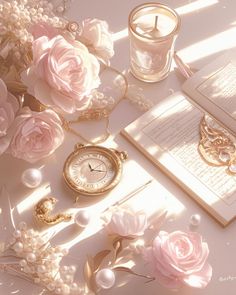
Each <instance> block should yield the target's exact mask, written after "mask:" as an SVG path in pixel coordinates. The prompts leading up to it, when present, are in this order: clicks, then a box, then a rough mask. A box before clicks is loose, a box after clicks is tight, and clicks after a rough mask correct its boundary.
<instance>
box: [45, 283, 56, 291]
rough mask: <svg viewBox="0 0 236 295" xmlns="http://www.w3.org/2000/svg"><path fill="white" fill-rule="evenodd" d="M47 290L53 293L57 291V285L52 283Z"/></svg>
mask: <svg viewBox="0 0 236 295" xmlns="http://www.w3.org/2000/svg"><path fill="white" fill-rule="evenodd" d="M47 288H48V290H49V291H53V290H54V289H55V284H54V283H50V284H48V285H47Z"/></svg>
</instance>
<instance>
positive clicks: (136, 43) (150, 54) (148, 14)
mask: <svg viewBox="0 0 236 295" xmlns="http://www.w3.org/2000/svg"><path fill="white" fill-rule="evenodd" d="M179 26H180V18H179V16H178V15H177V13H176V12H175V11H174V10H172V9H170V8H169V7H167V6H165V5H162V4H159V3H147V4H143V5H140V6H138V7H136V8H135V9H134V10H132V11H131V13H130V16H129V35H130V58H131V60H130V65H131V72H132V73H133V74H134V76H135V77H137V78H138V79H140V80H143V81H147V82H157V81H160V80H162V79H164V78H165V77H167V75H168V73H169V70H170V65H171V60H172V55H173V50H174V42H175V39H176V37H177V33H178V31H179Z"/></svg>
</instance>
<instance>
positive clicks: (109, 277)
mask: <svg viewBox="0 0 236 295" xmlns="http://www.w3.org/2000/svg"><path fill="white" fill-rule="evenodd" d="M95 280H96V283H97V285H98V286H99V287H101V288H102V289H109V288H111V287H113V286H114V284H115V274H114V272H113V271H112V270H111V269H109V268H104V269H101V270H99V271H98V272H97V274H96V278H95Z"/></svg>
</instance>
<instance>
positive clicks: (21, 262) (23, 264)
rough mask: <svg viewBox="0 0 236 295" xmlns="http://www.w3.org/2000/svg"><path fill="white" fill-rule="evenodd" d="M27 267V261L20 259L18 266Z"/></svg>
mask: <svg viewBox="0 0 236 295" xmlns="http://www.w3.org/2000/svg"><path fill="white" fill-rule="evenodd" d="M26 265H27V261H26V260H25V259H22V260H21V261H20V266H22V267H25V266H26Z"/></svg>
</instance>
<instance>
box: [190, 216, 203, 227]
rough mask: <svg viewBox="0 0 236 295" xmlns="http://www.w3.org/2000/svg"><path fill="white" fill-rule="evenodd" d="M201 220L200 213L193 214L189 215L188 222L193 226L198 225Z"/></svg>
mask: <svg viewBox="0 0 236 295" xmlns="http://www.w3.org/2000/svg"><path fill="white" fill-rule="evenodd" d="M200 222H201V215H199V214H193V215H192V216H191V217H190V224H191V225H193V226H198V225H199V224H200Z"/></svg>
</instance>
